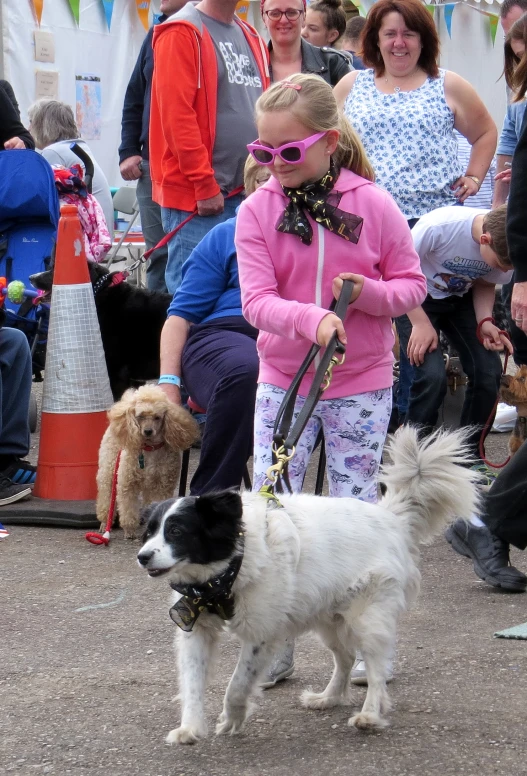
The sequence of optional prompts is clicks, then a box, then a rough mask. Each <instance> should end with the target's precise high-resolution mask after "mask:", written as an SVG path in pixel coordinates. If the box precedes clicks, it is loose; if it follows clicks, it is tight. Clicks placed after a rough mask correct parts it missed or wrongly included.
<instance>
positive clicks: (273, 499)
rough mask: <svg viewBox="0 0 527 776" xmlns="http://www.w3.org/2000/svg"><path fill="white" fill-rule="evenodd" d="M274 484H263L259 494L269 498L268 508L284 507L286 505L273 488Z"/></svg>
mask: <svg viewBox="0 0 527 776" xmlns="http://www.w3.org/2000/svg"><path fill="white" fill-rule="evenodd" d="M273 487H274V486H273V485H262V487H261V488H260V490H259V491H258V495H259V496H262V498H265V499H267V509H283V508H284V505H283V504H282V502H281V501H280V499H279V498H278V496H277V495H276V493H275V492H274V490H273Z"/></svg>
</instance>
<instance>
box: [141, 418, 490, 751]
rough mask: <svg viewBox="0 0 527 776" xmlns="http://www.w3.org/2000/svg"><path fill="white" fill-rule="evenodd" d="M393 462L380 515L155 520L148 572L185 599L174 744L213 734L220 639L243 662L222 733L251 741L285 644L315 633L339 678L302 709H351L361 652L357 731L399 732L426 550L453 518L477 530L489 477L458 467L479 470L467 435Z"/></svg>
mask: <svg viewBox="0 0 527 776" xmlns="http://www.w3.org/2000/svg"><path fill="white" fill-rule="evenodd" d="M388 454H389V456H390V459H391V463H390V464H389V465H387V466H386V467H385V470H384V471H383V482H385V483H386V486H387V492H386V495H385V496H384V498H383V499H382V501H381V502H380V503H379V504H376V505H374V504H366V503H363V502H361V501H357V500H354V499H344V498H342V499H334V498H321V497H318V496H312V495H307V494H306V495H292V496H280V505H277V504H276V503H274V502H273V501H271V502H269V501H268V500H266V499H265V498H263V497H262V496H261V495H260V494H258V493H244V494H243V495H241V496H240V495H239V494H237V493H234V492H230V491H227V492H223V493H218V494H213V495H208V496H207V495H205V496H200V497H197V498H181V499H174V500H170V501H164V502H163V503H160V504H154V505H152V506H151V507H148V508H147V510H146V511H145V519H146V521H147V524H146V532H145V535H144V545H143V547H142V549H141V551H140V552H139V554H138V561H139V563H140V565H141V566H142V567H143V568H145V569H146V570H147V571H148V573H149V575H150V576H151V577H161V576H162V575H167V578H168V580H169V581H170V584H171V586H172V587H173V588H175V589H177V590H178V591H179V592H178V593H177V594H176V596H175V599H174V606H173V608H172V610H171V616H172V619H174V620H175V621H176V622H177V623H178V624H179V625H180V628H181V630H180V629H178V633H177V641H176V644H177V649H178V653H179V684H180V694H181V701H182V720H181V726H180V727H178V728H176V729H175V730H172V731H171V732H170V733H169V735H168V737H167V742H169V743H179V744H190V743H194V742H195V741H197V740H198V739H200V738H203V737H205V736H206V735H207V725H206V720H205V713H204V698H205V685H206V679H207V674H208V673H209V672H210V670H211V664H212V660H213V656H214V652H215V646H216V643H217V641H218V638H219V636H220V633H221V631H222V629H226V630H228V631H230V632H231V633H233V634H234V635H235V636H237V637H238V639H239V640H240V642H241V652H240V657H239V660H238V664H237V666H236V669H235V671H234V674H233V676H232V678H231V680H230V683H229V686H228V688H227V692H226V695H225V700H224V706H223V713H222V714H221V716H220V719H219V723H218V725H217V727H216V732H217V733H219V734H221V733H235V732H237V731H238V730H239V729H240V728H241V726H242V725H243V723H244V721H245V719H246V718H247V715H248V713H249V700H250V695H251V693H252V692H253V691H254V690H255V688H256V687H257V685H258V679H259V676H260V675H261V673H262V672H263V671H264V670H265V669H266V667H267V665H268V663H269V661H270V658H271V656H272V655H273V652H274V650H275V649H276V647H277V645H278V644H280V643H281V642H282V640H283V638H284V636H296V635H298V634H300V633H302V632H304V631H307V630H314V631H316V632H317V633H318V634H319V636H320V638H321V639H322V641H323V643H324V644H325V645H326V646H327V647H329V649H331V651H332V652H333V657H334V661H335V668H334V672H333V676H332V678H331V680H330V682H329V684H328V686H327V687H326V689H325V690H324V691H323V692H321V693H313V692H304V694H303V696H302V702H303V704H304V705H305V706H306V707H308V708H311V709H325V708H329V707H331V706H337V705H344V704H347V703H348V702H349V692H350V671H351V668H352V665H353V662H354V658H355V652H356V650H357V649H360V650H361V652H362V655H363V657H364V660H365V663H366V671H367V676H368V692H367V695H366V700H365V702H364V705H363V708H362V711H360V713H358V714H355V715H354V716H352V717H351V719H350V720H349V724H350V725H353V726H354V727H356V728H359V729H368V728H381V727H384V726H385V725H386V724H387V722H386V719H385V716H384V715H385V713H386V712H387V711H388V710H389V708H390V701H389V697H388V693H387V690H386V678H387V671H388V668H389V664H390V660H391V659H392V657H393V655H394V651H395V639H396V631H397V621H398V618H399V616H400V615H401V613H402V612H403V611H404V610H405V608H406V607H407V606H408V605H409V604H410V603H411V602H412V601H413V600H414V599H415V597H416V595H417V593H418V590H419V582H420V574H419V570H418V567H417V562H418V558H419V550H418V546H419V543H420V542H426V541H429V540H430V539H431V538H432V537H433V536H434V535H435V534H437V533H439V532H440V531H442V530H443V529H444V527H445V526H446V525H447V524H448V523H449V522H451V521H452V520H453V519H454V518H456V517H460V516H461V517H465V518H468V517H469V516H470V514H471V513H472V512H473V511H475V510H476V508H477V500H478V499H477V488H476V485H475V483H476V481H477V477H478V475H477V474H475V472H473V471H471V470H470V469H468V468H465V467H463V466H460V465H459V464H463V463H465V464H466V462H467V458H466V450H465V447H464V433H463V432H462V431H457V432H454V433H447V432H444V431H438V432H436V433H435V435H434V436H432V437H429V438H428V439H424V440H421V441H420V440H419V438H418V434H417V431H416V430H415V429H413V428H410V427H406V428H402V429H401V430H399V431H398V432H397V434H396V435H395V437H394V439H393V440H392V442H391V443H390V446H389V448H388ZM233 580H234V581H233ZM231 586H232V589H231ZM215 590H217V594H216V593H215V592H214V591H215ZM211 591H212V592H211ZM200 602H201V606H200Z"/></svg>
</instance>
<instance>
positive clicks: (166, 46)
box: [150, 0, 269, 293]
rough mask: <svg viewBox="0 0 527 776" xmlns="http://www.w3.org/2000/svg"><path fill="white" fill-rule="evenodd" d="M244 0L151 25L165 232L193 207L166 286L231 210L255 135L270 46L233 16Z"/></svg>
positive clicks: (188, 9) (204, 2) (154, 162)
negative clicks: (258, 106) (256, 111)
mask: <svg viewBox="0 0 527 776" xmlns="http://www.w3.org/2000/svg"><path fill="white" fill-rule="evenodd" d="M236 5H237V0H201V2H199V3H197V5H194V3H187V5H185V6H184V7H183V8H182V9H181V11H179V12H178V13H177V14H175V15H174V16H172V17H171V18H170V19H168V20H167V21H166V22H164V23H163V24H161V25H159V26H158V27H157V28H156V29H155V31H154V40H153V48H154V77H153V82H152V97H151V108H150V171H151V176H152V191H153V199H154V200H155V201H156V202H158V203H159V205H161V215H162V219H163V228H164V230H165V232H167V233H168V232H170V231H172V230H173V229H174V228H175V227H176V226H178V225H179V224H180V223H181V222H182V221H183V220H184V219H185V218H187V217H188V216H189V215H190V214H191V213H192V212H194V211H197V215H196V216H194V218H192V220H191V221H189V222H188V223H187V224H186V225H185V226H184V227H183V228H182V229H181V230H180V231H179V232H178V233H177V234H176V235H175V236H174V237H173V238H172V239H171V240H170V242H169V246H168V263H167V269H166V275H165V279H166V284H167V288H168V290H169V291H170V292H171V293H174V292H175V291H176V289H177V288H178V287H179V285H180V283H181V266H182V264H183V262H184V261H185V259H186V258H187V257H188V256H189V255H190V253H191V251H192V250H193V249H194V248H195V246H196V245H197V244H198V243H199V241H200V240H201V239H202V238H203V237H204V236H205V234H206V233H207V232H208V231H209V230H210V229H212V227H213V226H215V225H216V224H218V223H220V222H221V221H225V220H226V219H227V218H232V216H234V213H235V210H236V207H237V206H238V205H239V203H240V201H241V195H240V194H237V195H235V196H232V197H228V198H227V195H228V194H230V193H231V192H233V191H236V190H237V189H238V188H241V186H242V185H243V166H244V163H245V160H246V158H247V148H246V145H247V144H248V143H251V142H252V141H253V140H254V139H255V137H256V135H257V132H256V128H255V123H254V106H255V103H256V100H257V99H258V97H259V96H260V94H261V93H262V91H263V90H264V89H265V88H266V87H267V86H268V85H269V69H268V59H267V56H268V55H267V48H266V46H265V44H264V43H263V41H262V39H261V38H260V36H259V35H258V33H257V32H256V31H255V30H254V29H253V28H252V27H250V26H249V25H248V24H246V23H245V22H243V21H241V20H240V19H239V18H238V17H237V16H235V9H236Z"/></svg>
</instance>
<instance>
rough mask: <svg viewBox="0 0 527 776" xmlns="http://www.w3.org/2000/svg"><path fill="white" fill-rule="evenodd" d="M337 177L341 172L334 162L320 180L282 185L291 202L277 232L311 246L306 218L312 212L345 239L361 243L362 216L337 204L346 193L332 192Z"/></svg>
mask: <svg viewBox="0 0 527 776" xmlns="http://www.w3.org/2000/svg"><path fill="white" fill-rule="evenodd" d="M337 178H338V173H337V171H336V169H335V165H334V164H333V162H331V164H330V168H329V171H328V172H327V173H326V174H325V175H324V177H323V178H321V179H320V180H319V181H315V182H314V183H307V184H306V185H304V186H301V187H300V188H299V189H289V188H286V187H285V186H282V188H283V190H284V194H285V195H286V196H287V197H289V199H290V202H289V204H288V206H287V207H286V209H285V210H284V212H283V214H282V215H281V217H280V219H279V220H278V222H277V224H276V229H277V231H279V232H286V233H288V234H295V235H296V236H297V237H300V239H301V240H302V242H303V243H304V245H311V242H312V240H313V228H312V226H311V224H310V223H309V220H308V217H307V213H309V214H310V215H311V216H312V218H314V220H315V221H316V222H317V223H318V224H320V225H321V226H323V227H324V228H325V229H328V230H329V231H330V232H334V234H337V235H338V236H339V237H343V238H344V240H348V241H349V242H352V243H358V241H359V237H360V233H361V230H362V224H363V219H362V218H360V216H355V215H353V214H352V213H346V212H345V211H344V210H341V209H340V208H339V207H338V204H339V202H340V200H341V198H342V194H343V192H338V191H335V192H332V189H333V186H334V185H335V181H336V180H337ZM331 200H333V201H331ZM306 211H307V212H306Z"/></svg>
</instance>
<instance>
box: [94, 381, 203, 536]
mask: <svg viewBox="0 0 527 776" xmlns="http://www.w3.org/2000/svg"><path fill="white" fill-rule="evenodd" d="M108 418H109V420H110V425H109V427H108V429H107V430H106V433H105V434H104V436H103V438H102V442H101V447H100V450H99V470H98V472H97V517H98V519H99V520H100V521H101V525H102V530H104V529H105V527H106V521H107V519H108V510H109V507H110V501H111V492H112V480H113V474H114V469H115V465H116V461H117V456H118V454H119V451H121V458H120V462H119V470H118V474H117V494H116V503H117V512H118V514H119V523H120V525H121V528H122V529H123V530H124V537H125V539H134V538H135V537H136V536H137V534H138V529H139V512H140V510H141V507H143V506H144V505H146V504H150V503H151V502H153V501H164V500H165V499H168V498H172V497H173V496H174V492H175V490H176V488H177V485H178V482H179V475H180V472H181V452H182V450H186V449H187V448H188V447H190V445H191V444H192V443H193V442H194V441H196V439H197V438H198V435H199V433H198V426H197V423H196V421H195V420H194V419H193V418H192V416H191V415H190V414H189V413H188V412H187V411H186V410H184V409H183V407H180V406H178V405H177V404H174V403H173V402H171V401H170V400H169V399H167V397H166V396H165V394H164V393H163V391H162V390H161V389H160V388H158V386H156V385H143V386H142V387H141V388H138V389H137V390H134V389H133V388H130V389H129V390H127V391H126V392H125V393H124V394H123V397H122V399H121V400H120V401H118V402H117V403H116V404H114V405H113V407H112V408H111V409H110V411H109V412H108Z"/></svg>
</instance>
